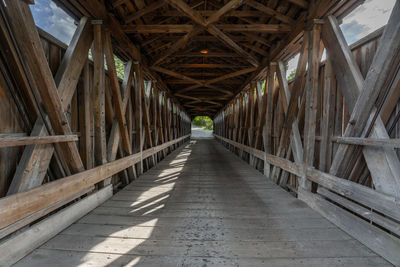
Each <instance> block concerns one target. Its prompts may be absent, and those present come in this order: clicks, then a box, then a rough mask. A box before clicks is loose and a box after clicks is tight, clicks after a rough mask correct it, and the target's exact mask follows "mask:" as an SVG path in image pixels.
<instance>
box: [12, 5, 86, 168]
mask: <svg viewBox="0 0 400 267" xmlns="http://www.w3.org/2000/svg"><path fill="white" fill-rule="evenodd" d="M6 4H7V10H8V11H9V12H10V14H11V16H10V17H11V18H12V24H13V25H14V26H15V28H16V29H18V30H17V31H15V32H14V36H15V39H16V41H17V43H18V45H19V48H20V50H21V51H24V53H22V54H21V55H22V58H23V59H24V63H25V65H26V66H27V67H28V68H29V69H30V74H31V75H32V77H31V78H32V79H33V80H35V81H36V84H37V86H38V88H40V90H38V92H37V93H38V94H40V96H41V98H42V101H43V102H42V103H43V105H44V107H45V109H46V111H47V114H48V117H49V120H50V122H51V126H52V128H53V130H54V132H55V133H56V134H60V135H69V134H72V131H71V128H70V126H69V124H68V119H67V117H66V115H65V113H64V109H63V105H62V101H61V99H60V96H59V94H58V92H57V87H56V84H55V82H54V79H53V75H52V73H51V70H50V68H49V65H48V63H47V59H46V56H45V54H44V51H43V47H42V45H41V42H40V38H39V35H38V32H37V30H36V27H35V23H34V20H33V17H32V14H31V12H30V9H29V6H28V5H27V4H26V3H25V2H21V1H7V2H6ZM59 145H60V147H61V152H62V155H63V158H64V159H65V162H66V164H67V165H68V166H69V168H70V169H71V171H72V172H74V173H76V172H80V171H82V170H84V166H83V164H82V161H81V158H80V155H79V151H78V148H77V145H76V144H75V142H66V143H60V144H59Z"/></svg>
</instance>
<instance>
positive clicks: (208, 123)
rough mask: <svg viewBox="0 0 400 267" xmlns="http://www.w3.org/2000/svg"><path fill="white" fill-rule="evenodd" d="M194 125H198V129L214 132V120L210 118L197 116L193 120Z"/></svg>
mask: <svg viewBox="0 0 400 267" xmlns="http://www.w3.org/2000/svg"><path fill="white" fill-rule="evenodd" d="M192 124H193V125H196V126H198V127H201V128H203V129H206V130H212V129H213V120H212V119H210V117H208V116H196V117H195V118H194V119H193V120H192Z"/></svg>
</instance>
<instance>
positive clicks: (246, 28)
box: [217, 24, 292, 33]
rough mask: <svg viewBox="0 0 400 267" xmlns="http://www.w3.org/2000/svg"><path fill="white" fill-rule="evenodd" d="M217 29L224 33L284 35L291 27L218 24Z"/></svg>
mask: <svg viewBox="0 0 400 267" xmlns="http://www.w3.org/2000/svg"><path fill="white" fill-rule="evenodd" d="M217 27H218V29H220V30H222V31H224V32H260V33H286V32H290V31H291V29H292V28H291V27H290V26H289V25H285V24H218V25H217Z"/></svg>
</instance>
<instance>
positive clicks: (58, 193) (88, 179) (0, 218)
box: [0, 135, 190, 230]
mask: <svg viewBox="0 0 400 267" xmlns="http://www.w3.org/2000/svg"><path fill="white" fill-rule="evenodd" d="M188 137H190V135H185V136H182V137H180V138H177V139H175V140H172V141H169V142H166V143H164V144H161V145H159V146H156V147H153V148H150V149H147V150H144V151H142V153H136V154H133V155H130V156H127V157H124V158H121V159H118V160H115V161H113V162H110V163H106V164H104V165H101V166H98V167H95V168H93V169H90V170H86V171H83V172H80V173H77V174H74V175H71V176H68V177H65V178H63V179H60V180H56V181H54V182H51V183H48V184H44V185H42V186H40V187H37V188H34V189H32V190H29V191H26V192H22V193H18V194H15V195H11V196H8V197H5V198H3V199H1V200H0V230H1V229H2V228H4V227H7V226H8V225H10V224H12V223H15V222H17V221H18V220H21V219H23V218H25V217H27V216H29V215H31V214H33V213H35V212H38V211H41V210H43V209H46V208H47V207H48V206H50V205H52V204H54V203H56V202H58V201H61V200H63V199H66V198H69V197H70V196H72V195H74V194H76V193H78V192H79V191H82V190H83V189H85V188H89V187H91V186H93V185H95V184H97V183H99V182H101V181H103V180H104V179H107V178H108V177H111V176H112V175H114V174H116V173H118V172H120V171H122V170H124V169H126V168H128V167H129V166H132V165H133V164H136V163H138V162H140V161H141V160H142V159H144V158H147V157H149V156H151V155H153V154H155V153H158V152H160V151H162V150H164V149H166V148H168V147H169V146H172V145H174V144H176V143H179V142H181V141H183V140H185V139H186V138H188Z"/></svg>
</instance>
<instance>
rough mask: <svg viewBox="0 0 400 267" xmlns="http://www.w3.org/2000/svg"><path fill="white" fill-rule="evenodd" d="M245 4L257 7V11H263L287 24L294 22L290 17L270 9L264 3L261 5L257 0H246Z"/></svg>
mask: <svg viewBox="0 0 400 267" xmlns="http://www.w3.org/2000/svg"><path fill="white" fill-rule="evenodd" d="M246 4H247V5H248V6H251V7H253V8H255V9H258V10H259V11H262V12H264V13H265V14H267V15H269V16H271V17H273V18H275V19H277V20H280V21H282V22H283V23H286V24H289V25H292V24H294V20H293V19H292V18H291V17H289V16H286V15H284V14H282V13H280V12H278V11H276V10H275V9H272V8H270V7H268V6H266V5H263V4H261V3H259V2H257V1H254V0H246Z"/></svg>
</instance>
